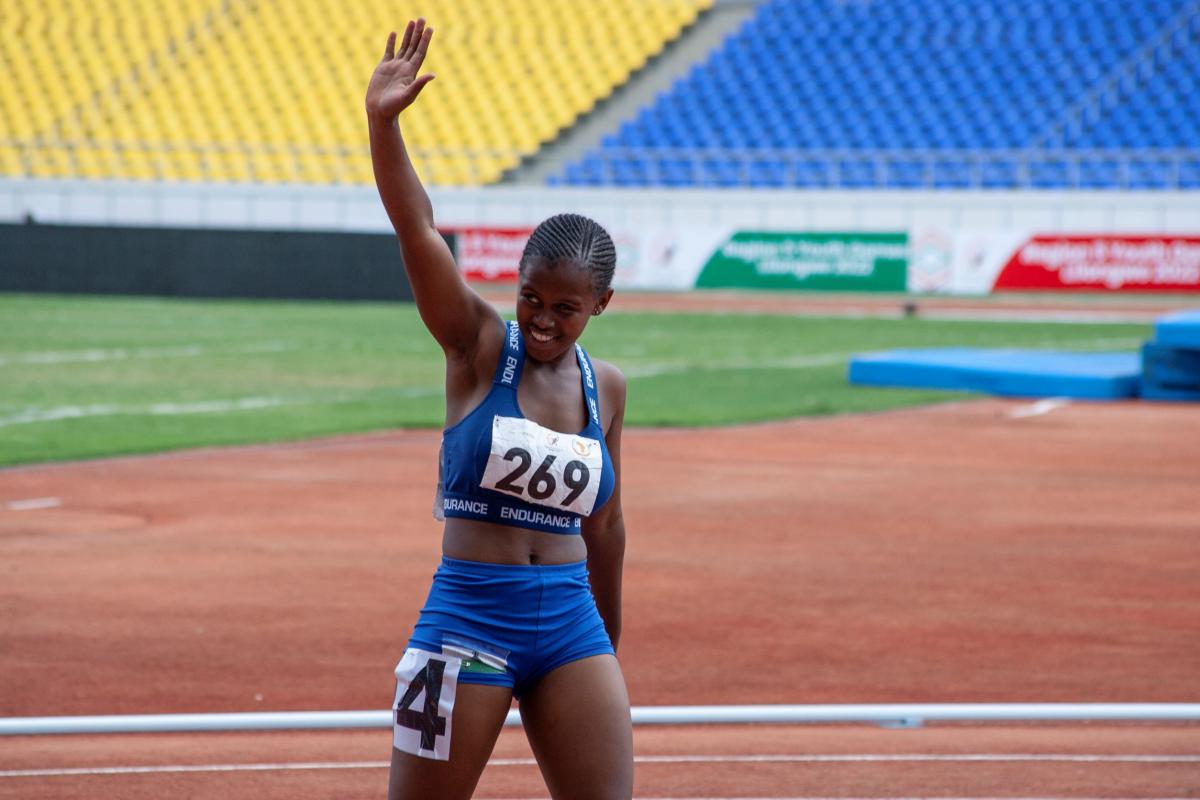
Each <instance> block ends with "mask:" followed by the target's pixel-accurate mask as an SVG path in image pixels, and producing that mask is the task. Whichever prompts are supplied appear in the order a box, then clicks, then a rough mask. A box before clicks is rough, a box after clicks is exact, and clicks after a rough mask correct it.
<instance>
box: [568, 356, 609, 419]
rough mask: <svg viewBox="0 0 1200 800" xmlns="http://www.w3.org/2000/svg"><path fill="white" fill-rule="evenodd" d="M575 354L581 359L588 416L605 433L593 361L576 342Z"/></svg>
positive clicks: (580, 367) (580, 366) (580, 369)
mask: <svg viewBox="0 0 1200 800" xmlns="http://www.w3.org/2000/svg"><path fill="white" fill-rule="evenodd" d="M575 356H576V358H578V359H579V372H580V373H582V375H583V396H584V397H586V398H587V404H588V417H589V418H590V419H591V424H593V425H595V426H596V427H597V428H600V433H601V435H603V433H604V428H603V426H601V425H600V396H599V392H598V391H597V389H596V373H595V371H594V370H593V369H592V362H591V360H590V359H588V355H587V353H586V352H584V349H583V348H582V347H580V346H579V343H578V342H576V343H575Z"/></svg>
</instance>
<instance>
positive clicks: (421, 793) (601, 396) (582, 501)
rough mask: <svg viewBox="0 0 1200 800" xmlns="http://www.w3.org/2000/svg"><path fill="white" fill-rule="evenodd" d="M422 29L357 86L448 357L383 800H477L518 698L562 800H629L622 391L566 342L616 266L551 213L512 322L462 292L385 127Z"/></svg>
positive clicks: (424, 43) (419, 47)
mask: <svg viewBox="0 0 1200 800" xmlns="http://www.w3.org/2000/svg"><path fill="white" fill-rule="evenodd" d="M432 35H433V29H432V28H429V27H426V25H425V21H424V20H423V19H418V20H417V21H416V22H409V23H408V26H407V27H406V28H405V30H404V37H403V39H402V40H401V42H400V46H399V49H397V48H396V34H395V33H392V34H391V35H389V36H388V40H387V47H386V49H385V51H384V55H383V60H382V61H381V62H380V63H379V65H378V66H377V67H376V68H375V72H374V74H373V75H372V76H371V82H370V85H369V86H368V88H367V97H366V106H367V117H368V121H369V126H370V135H371V158H372V161H373V164H374V168H375V182H376V184H377V186H378V188H379V195H380V197H381V198H382V200H383V205H384V207H385V208H386V209H387V213H388V216H389V218H390V219H391V221H392V225H393V227H394V228H395V230H396V235H397V236H398V237H399V240H400V251H401V254H402V256H403V259H404V266H405V269H406V270H407V272H408V279H409V282H410V284H411V285H412V290H413V295H414V297H415V298H416V302H417V309H418V311H419V312H420V314H421V319H422V320H423V321H424V322H425V325H426V327H427V328H428V329H429V332H430V333H431V334H433V337H434V339H436V340H437V342H438V344H440V345H441V346H442V349H443V351H444V352H445V355H446V428H445V431H444V432H443V438H442V452H441V456H440V459H441V464H440V470H441V472H440V474H441V480H440V482H439V489H440V491H439V492H438V495H439V496H438V500H437V501H436V504H435V513H438V512H439V511H440V514H439V517H442V516H444V519H445V528H444V531H443V534H442V553H443V558H442V563H441V565H440V566H439V567H438V569H437V572H436V574H435V575H434V579H433V586H432V587H431V589H430V592H429V597H428V600H427V601H426V603H425V607H424V608H423V609H422V610H421V615H420V618H419V620H418V621H417V624H416V626H415V628H414V630H413V634H412V637H411V638H410V639H409V642H408V648H407V649H406V651H405V653H404V657H403V658H402V659H401V660H400V663H399V665H398V666H397V667H396V680H397V684H396V700H395V703H394V705H393V710H394V716H393V723H394V726H393V745H394V746H393V750H392V769H391V779H390V782H389V789H388V792H389V797H390V798H392V800H399V799H400V798H421V799H422V800H424V799H425V798H460V797H461V798H465V797H470V795H471V793H472V791H473V790H474V788H475V785H476V783H477V782H478V780H479V776H480V774H481V773H482V772H483V768H484V766H485V765H486V763H487V760H488V757H489V755H490V754H491V751H492V747H493V746H494V744H495V742H496V738H497V736H498V735H499V733H500V728H501V726H502V724H503V723H504V718H505V716H506V715H507V713H508V710H509V708H510V706H511V704H512V699H513V698H514V697H516V698H517V699H518V700H519V702H520V712H521V719H522V721H523V723H524V726H525V731H526V735H527V736H528V737H529V742H530V744H531V745H532V747H533V752H534V754H535V755H536V757H537V762H538V765H539V767H540V768H541V771H542V775H543V777H544V778H545V781H546V784H547V786H548V787H549V789H550V792H551V794H552V795H553V796H554V797H556V798H629V797H631V796H632V792H633V736H632V729H631V724H630V716H629V698H628V695H627V694H626V690H625V682H624V678H623V677H622V675H621V669H620V666H619V665H618V663H617V659H616V646H617V641H618V639H619V637H620V633H621V567H622V561H623V558H624V550H625V526H624V522H623V520H622V517H621V490H620V451H621V448H620V441H621V425H622V419H623V417H624V411H625V379H624V377H623V376H622V375H621V373H620V371H619V370H617V368H616V367H614V366H612V365H610V364H607V363H605V362H603V361H592V360H590V359H589V358H588V356H587V354H586V353H585V352H584V350H583V348H582V347H580V346H579V345H578V344H576V341H577V340H578V339H579V337H580V335H581V334H582V333H583V331H584V328H585V327H586V326H587V323H588V320H589V319H590V318H591V317H592V316H595V315H598V314H600V313H601V312H602V311H604V309H605V307H606V306H607V305H608V302H609V300H610V299H611V298H612V294H613V292H612V289H611V288H609V284H610V282H611V280H612V274H613V270H614V268H615V266H616V254H615V251H614V248H613V244H612V240H611V239H610V238H609V236H608V234H607V233H606V232H605V231H604V229H603V228H601V227H600V226H599V225H597V224H596V223H595V222H592V221H591V220H589V219H587V218H585V217H581V216H578V215H573V214H564V215H559V216H555V217H551V218H550V219H548V220H546V221H545V222H543V223H542V224H541V225H539V226H538V227H537V229H536V230H535V231H534V232H533V235H532V236H531V237H530V239H529V243H528V244H527V245H526V247H525V252H524V254H523V255H522V257H521V262H520V272H519V287H518V294H517V311H516V320H515V321H511V322H505V321H504V320H502V319H501V318H500V316H499V315H498V314H497V313H496V311H495V310H494V309H493V308H492V306H491V305H489V304H488V303H487V302H485V301H484V300H483V298H481V297H480V296H479V295H478V294H476V293H475V292H474V291H473V290H472V289H471V288H470V287H468V286H467V285H466V283H465V282H464V281H463V279H462V277H461V276H460V274H459V271H458V269H457V267H456V265H455V263H454V260H453V257H452V255H451V253H450V250H449V248H448V247H447V246H446V243H445V241H444V240H443V239H442V237H441V235H440V234H439V233H438V231H437V228H436V227H435V226H434V222H433V209H432V206H431V204H430V202H429V197H428V195H427V194H426V193H425V190H424V189H423V188H422V186H421V183H420V181H419V180H418V178H417V175H416V172H415V171H414V170H413V165H412V161H411V160H410V158H409V156H408V154H407V152H406V150H405V146H404V141H403V139H402V137H401V134H400V126H399V123H398V116H399V115H400V113H401V112H402V111H403V110H404V109H405V108H407V107H408V106H409V105H411V104H412V103H413V101H414V100H416V98H417V95H418V94H419V93H420V92H421V90H422V89H423V88H424V87H425V85H426V84H427V83H429V81H431V80H433V75H430V74H425V75H419V74H418V73H419V72H420V69H421V63H422V61H423V60H424V58H425V55H426V53H427V51H428V49H429V42H430V38H431V36H432Z"/></svg>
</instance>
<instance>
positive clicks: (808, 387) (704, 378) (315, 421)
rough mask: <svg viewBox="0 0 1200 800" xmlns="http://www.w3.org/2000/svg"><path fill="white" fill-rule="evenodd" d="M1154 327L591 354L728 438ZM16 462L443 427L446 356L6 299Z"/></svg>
mask: <svg viewBox="0 0 1200 800" xmlns="http://www.w3.org/2000/svg"><path fill="white" fill-rule="evenodd" d="M1150 332H1151V331H1150V326H1148V325H1098V324H1097V325H1074V324H1032V323H998V322H944V321H930V320H921V319H903V320H881V319H838V318H819V319H815V318H803V317H786V316H754V315H743V314H729V315H723V314H718V315H711V314H657V313H613V314H609V315H606V316H604V317H603V318H601V319H600V320H597V321H596V322H595V323H593V324H592V325H591V326H590V327H589V329H588V332H587V335H586V337H585V339H584V345H585V346H586V347H587V348H588V350H589V352H591V353H592V354H593V355H595V356H596V357H599V358H603V359H607V360H609V361H613V362H614V363H616V364H617V365H619V366H620V367H621V368H622V369H623V370H624V371H625V373H626V374H627V375H628V376H629V408H628V412H627V417H626V424H627V425H727V424H732V423H738V422H750V421H757V420H767V419H779V418H786V417H794V416H803V415H819V414H836V413H845V412H861V411H876V410H881V409H887V408H896V407H901V406H910V405H917V404H924V403H932V402H940V401H946V400H950V399H957V398H958V397H961V395H954V394H951V393H946V392H927V391H908V390H888V389H871V388H865V387H851V386H850V385H849V384H848V383H847V382H846V377H845V376H846V361H847V359H848V358H849V356H850V355H851V354H853V353H856V352H865V351H871V350H880V349H887V348H892V347H905V346H910V347H922V346H958V345H961V346H992V347H1005V346H1014V347H1036V348H1046V349H1053V348H1065V349H1074V350H1134V349H1136V348H1137V347H1138V346H1139V345H1140V343H1141V342H1142V341H1144V340H1145V339H1146V338H1148V337H1149V335H1150ZM0 369H2V372H0V374H2V375H3V376H4V377H3V381H2V382H0V465H12V464H21V463H30V462H38V461H51V460H61V459H74V458H89V457H98V456H106V455H115V454H123V453H142V452H152V451H159V450H169V449H175V448H182V447H193V446H198V445H214V444H242V443H249V442H266V441H279V440H286V439H300V438H304V437H309V436H318V435H326V434H334V433H346V432H352V431H367V430H377V429H384V428H397V427H437V426H440V425H441V424H442V415H443V400H442V362H441V352H440V350H438V348H437V346H436V345H435V344H434V343H433V340H432V339H431V338H430V337H429V335H428V334H427V333H426V332H425V330H424V328H423V327H422V325H421V322H420V319H419V318H418V317H417V314H416V310H415V308H414V307H413V306H411V305H403V304H387V305H385V304H362V303H301V302H277V301H272V302H267V301H263V302H251V301H237V302H230V301H182V300H163V299H131V298H86V297H50V296H25V295H0Z"/></svg>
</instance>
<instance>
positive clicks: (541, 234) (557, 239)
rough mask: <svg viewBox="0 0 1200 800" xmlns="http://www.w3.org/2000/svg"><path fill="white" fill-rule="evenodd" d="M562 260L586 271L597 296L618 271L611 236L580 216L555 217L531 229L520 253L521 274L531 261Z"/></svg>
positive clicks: (551, 261)
mask: <svg viewBox="0 0 1200 800" xmlns="http://www.w3.org/2000/svg"><path fill="white" fill-rule="evenodd" d="M537 260H544V261H546V262H547V263H549V264H555V263H559V262H563V261H567V262H570V263H572V264H575V265H576V266H578V267H581V268H583V269H586V270H588V271H589V272H590V273H591V276H592V288H593V289H594V290H595V291H596V294H597V295H601V294H604V292H606V291H608V287H609V285H611V284H612V278H613V272H614V271H615V270H616V268H617V249H616V247H614V246H613V241H612V237H610V236H609V235H608V231H606V230H604V228H603V227H601V226H600V224H599V223H597V222H596V221H595V220H592V219H589V218H587V217H585V216H582V215H580V214H556V215H554V216H553V217H550V218H549V219H547V220H545V221H544V222H542V224H540V225H538V226H537V227H536V228H534V230H533V233H532V234H530V236H529V241H528V242H526V243H525V251H524V252H523V253H521V265H520V271H521V272H522V273H524V272H525V267H526V266H527V265H528V264H529V263H530V262H532V261H537Z"/></svg>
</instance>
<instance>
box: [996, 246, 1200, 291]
mask: <svg viewBox="0 0 1200 800" xmlns="http://www.w3.org/2000/svg"><path fill="white" fill-rule="evenodd" d="M994 288H995V289H1086V290H1109V291H1138V292H1147V291H1166V292H1180V291H1193V292H1194V291H1200V237H1195V236H1119V235H1100V236H1077V235H1071V236H1048V235H1038V236H1034V237H1032V238H1030V239H1029V240H1027V241H1026V242H1025V243H1024V244H1022V245H1021V246H1020V247H1019V248H1017V250H1016V252H1014V253H1013V254H1012V255H1011V257H1009V259H1008V261H1007V263H1005V264H1004V266H1003V268H1002V269H1001V270H1000V274H999V275H998V276H997V277H996V282H995V284H994Z"/></svg>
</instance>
